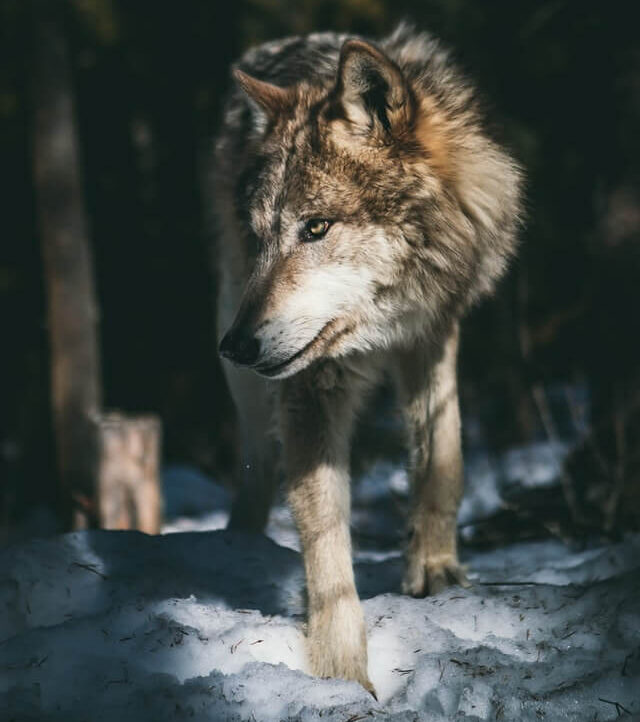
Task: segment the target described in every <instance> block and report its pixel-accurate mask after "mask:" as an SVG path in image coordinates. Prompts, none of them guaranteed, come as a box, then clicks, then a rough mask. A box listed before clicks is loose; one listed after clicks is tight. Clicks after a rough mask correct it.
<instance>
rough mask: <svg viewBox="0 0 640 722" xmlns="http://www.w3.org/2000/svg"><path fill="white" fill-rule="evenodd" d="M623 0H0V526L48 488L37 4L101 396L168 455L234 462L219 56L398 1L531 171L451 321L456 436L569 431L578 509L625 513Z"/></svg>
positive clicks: (629, 220) (631, 203) (588, 513)
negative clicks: (512, 232)
mask: <svg viewBox="0 0 640 722" xmlns="http://www.w3.org/2000/svg"><path fill="white" fill-rule="evenodd" d="M632 8H633V4H632V3H625V2H594V1H592V0H583V1H582V2H578V1H570V0H519V1H518V2H512V1H510V0H492V1H490V2H482V3H480V2H473V0H395V1H394V2H389V1H386V0H329V1H326V2H323V1H322V0H300V1H299V2H296V3H286V2H283V1H282V0H242V1H241V2H230V1H229V2H225V3H221V2H215V1H214V0H183V2H181V3H161V2H151V1H150V0H127V1H126V2H125V1H124V0H67V2H62V1H61V0H51V2H38V1H37V0H0V188H1V193H0V198H1V201H2V203H1V208H2V218H1V220H0V329H1V335H0V339H1V340H0V344H1V351H0V513H1V514H2V516H1V517H0V527H2V526H4V528H5V529H7V528H8V527H9V526H10V525H11V524H14V523H16V521H18V520H19V519H20V518H22V517H23V516H24V515H25V514H28V513H29V512H30V510H32V509H33V508H34V507H35V506H37V505H49V506H52V507H55V506H56V504H57V502H58V495H59V485H58V484H57V482H56V472H55V469H56V463H55V452H54V448H55V446H54V443H53V436H52V431H51V429H52V414H51V404H50V371H49V364H50V356H49V342H48V336H47V313H46V293H45V282H44V271H43V259H42V252H41V241H42V238H41V236H42V226H41V224H39V222H38V213H37V210H38V209H37V189H36V182H35V176H34V167H37V158H36V157H35V156H34V154H35V150H34V148H35V147H36V144H35V141H34V137H35V136H34V133H35V129H34V128H35V126H34V104H35V103H36V102H37V98H36V96H35V94H34V93H35V91H34V88H36V87H37V83H36V82H35V80H34V78H35V77H36V76H37V73H38V67H40V66H39V62H40V61H41V59H40V60H39V54H40V53H41V51H42V40H41V36H40V35H39V30H38V26H39V23H40V22H41V20H42V18H43V17H46V18H48V19H51V18H52V17H53V19H54V21H55V23H56V24H57V27H58V28H59V29H61V32H62V36H63V38H64V42H65V43H66V47H67V50H68V59H69V68H70V76H69V83H70V88H71V91H72V94H73V102H74V108H75V117H76V122H77V128H76V130H77V138H78V144H79V151H80V172H81V179H82V183H81V188H82V192H83V200H82V202H83V207H84V209H85V211H86V218H87V222H88V238H89V240H90V244H91V248H92V253H93V264H94V273H95V284H96V294H97V300H98V308H99V334H100V349H101V350H100V361H101V369H102V397H103V400H104V405H105V406H106V407H107V408H118V409H123V410H124V411H127V412H129V413H137V412H155V413H157V414H159V415H160V417H161V419H162V422H163V427H164V439H163V457H164V460H165V461H167V462H175V461H179V462H185V463H189V464H193V465H196V466H199V467H200V468H202V469H203V470H205V471H206V472H207V473H210V474H212V475H214V476H216V477H217V478H219V479H222V480H225V481H228V480H229V479H230V478H231V476H232V468H233V462H234V458H233V457H234V455H233V443H232V437H233V411H232V408H231V406H230V402H229V399H228V397H227V394H226V391H225V387H224V382H223V379H222V377H221V374H220V367H219V362H218V359H217V352H216V346H215V343H214V339H215V333H214V303H215V301H214V299H215V276H214V273H213V263H212V252H211V237H210V233H209V231H208V227H207V217H208V206H209V204H210V202H211V199H210V198H208V197H207V196H206V191H205V188H206V185H205V183H204V182H203V178H204V175H205V174H206V173H207V172H208V170H210V163H211V159H210V152H211V138H212V135H213V133H214V132H215V126H216V123H217V119H218V117H219V114H220V109H221V104H222V101H223V99H224V95H225V92H226V91H227V89H228V87H229V83H230V75H229V65H230V63H231V62H232V61H233V60H234V59H235V58H237V57H238V55H239V54H240V53H241V52H242V51H243V50H244V49H245V48H247V47H249V46H250V45H252V44H255V43H259V42H261V41H264V40H267V39H271V38H274V37H277V36H283V35H290V34H299V33H307V32H311V31H316V30H325V29H332V30H339V31H347V32H352V33H358V34H364V35H369V36H372V37H376V36H381V35H384V34H387V33H389V32H390V31H391V30H392V29H393V27H394V25H395V24H396V23H397V22H398V21H400V20H402V19H408V20H410V21H412V22H414V23H415V24H416V26H417V27H418V28H420V29H426V30H428V31H430V32H432V33H433V34H435V35H437V36H439V37H440V38H441V39H442V40H443V41H444V42H445V43H446V44H448V45H450V46H452V47H453V48H454V50H455V56H456V57H457V59H458V61H459V63H460V64H461V65H462V66H463V67H464V68H465V69H466V70H467V71H468V73H469V74H470V75H471V76H472V77H474V78H475V79H476V81H477V83H478V85H479V87H480V88H481V90H482V92H483V94H484V95H485V97H486V98H487V100H488V102H489V105H490V107H491V108H492V109H493V110H492V114H493V118H494V119H495V121H496V126H497V132H498V133H499V134H500V135H501V136H502V138H503V139H504V140H505V142H506V143H507V144H508V145H509V146H510V147H511V148H512V150H513V152H514V153H515V155H516V157H517V158H518V159H519V160H520V161H521V162H522V164H523V165H524V166H525V168H526V170H527V176H528V191H527V192H528V202H527V205H528V220H527V224H526V229H525V230H524V233H523V242H522V247H521V251H520V254H519V258H518V260H517V262H516V263H515V264H514V266H513V268H512V270H511V272H510V274H509V276H508V278H507V279H505V281H504V282H503V283H502V284H501V286H500V290H499V293H498V295H497V297H496V298H495V299H493V300H491V301H490V302H487V303H484V304H483V306H482V307H480V308H479V309H477V310H476V311H474V313H473V314H472V316H471V317H470V318H469V319H468V321H467V322H466V323H465V327H464V335H463V346H462V359H461V379H462V383H461V388H462V404H463V412H464V415H465V416H466V417H467V418H468V419H469V423H468V425H467V435H466V438H465V441H466V444H467V448H468V450H469V449H471V450H473V447H474V446H482V447H484V448H488V449H490V450H492V451H495V452H498V451H500V450H501V449H504V448H506V447H508V446H512V445H514V444H522V443H528V442H531V441H535V440H544V439H549V438H554V437H557V438H559V439H564V440H568V441H570V442H571V443H572V444H574V445H575V447H576V451H575V453H574V454H573V456H572V457H571V460H570V463H569V465H568V466H567V471H566V474H567V478H569V479H570V483H571V485H573V487H574V493H573V494H569V498H570V499H571V498H573V502H571V503H573V504H574V505H577V506H579V507H580V513H574V517H575V518H578V517H579V518H580V519H581V520H582V523H583V524H590V525H596V526H598V525H600V526H602V525H605V526H607V525H608V526H609V527H611V525H612V520H613V519H614V518H615V520H616V522H623V523H624V524H631V525H637V523H638V517H639V516H640V512H639V507H640V504H638V496H639V495H638V492H637V489H638V487H639V486H640V481H639V478H640V419H639V417H640V411H639V404H640V374H639V368H638V360H639V353H638V352H639V349H640V341H639V339H640V323H639V321H638V302H637V286H638V281H639V280H640V198H639V192H638V188H639V184H638V180H639V178H638V175H639V169H640V164H639V160H640V132H639V124H640V47H639V44H638V40H637V25H636V23H635V22H634V21H633V16H632ZM376 433H379V430H378V431H376V429H375V428H370V429H369V432H368V434H369V435H368V436H367V431H366V430H365V432H363V438H364V439H365V440H366V439H367V438H368V439H371V438H372V436H373V437H375V434H376ZM363 443H364V442H363ZM364 445H365V446H366V443H364ZM379 446H380V448H383V447H384V444H382V443H381V444H380V445H379ZM612 499H614V500H615V504H614V505H613V506H614V510H613V512H610V513H609V517H608V518H607V519H605V518H604V517H605V516H606V514H604V512H603V505H604V506H606V504H605V502H606V501H607V500H609V505H611V503H612V502H611V500H612ZM627 502H629V503H627ZM573 512H576V509H574V510H573ZM612 515H613V516H612Z"/></svg>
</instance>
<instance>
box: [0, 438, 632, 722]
mask: <svg viewBox="0 0 640 722" xmlns="http://www.w3.org/2000/svg"><path fill="white" fill-rule="evenodd" d="M563 453H564V452H563V449H562V448H556V447H550V446H544V447H540V448H535V447H533V448H531V447H530V448H529V449H525V450H515V451H513V452H512V453H511V454H509V455H506V456H505V457H504V458H501V459H499V460H497V461H496V460H489V459H482V458H478V459H471V460H470V463H469V469H470V473H469V489H468V493H467V496H466V498H465V502H464V504H463V507H462V510H461V524H462V525H464V529H465V530H467V532H468V531H469V530H473V528H474V524H475V523H480V524H482V523H483V521H486V519H491V518H492V515H495V514H496V512H497V511H498V510H499V508H500V507H502V506H503V505H504V504H505V499H509V498H512V497H513V494H514V489H521V490H522V489H524V490H525V491H526V490H527V489H528V487H530V486H534V487H535V488H536V489H544V488H546V487H548V486H551V485H553V484H554V483H556V481H557V478H556V475H555V473H554V468H555V467H556V466H557V463H558V461H559V459H561V457H562V454H563ZM165 483H166V488H167V503H168V510H169V512H170V517H171V519H170V521H169V523H168V524H167V528H166V531H167V532H173V533H167V534H165V535H163V536H160V537H148V536H145V535H142V534H137V533H132V532H89V533H76V534H70V535H66V536H57V537H53V538H50V539H41V540H34V541H30V542H26V543H22V544H20V545H16V546H14V547H11V548H8V549H6V550H4V551H3V552H0V720H3V721H4V720H16V722H18V721H19V722H28V721H29V720H43V719H44V720H64V721H65V722H75V721H76V720H77V721H78V722H79V721H80V720H90V721H91V722H93V721H96V722H98V721H101V720H104V721H107V720H108V721H112V720H118V722H129V721H131V722H133V721H134V720H135V721H136V722H146V720H150V721H152V722H162V721H163V720H182V719H185V720H187V719H188V720H257V721H259V720H277V721H280V720H288V719H296V720H317V719H320V718H322V720H340V721H341V722H356V721H357V720H365V719H372V720H375V719H381V720H414V719H420V720H452V719H455V720H462V719H464V720H506V721H511V720H536V722H537V721H538V720H541V719H543V720H544V719H547V720H576V721H580V722H586V721H588V720H589V721H590V720H599V721H602V720H613V719H623V718H627V719H635V718H638V719H640V574H639V573H638V570H639V567H640V536H637V537H628V538H626V539H625V540H624V541H622V542H620V543H618V544H615V545H609V546H602V545H598V544H596V543H592V544H590V545H589V546H588V547H586V548H581V549H578V548H570V547H567V546H566V545H564V544H563V543H561V542H560V541H556V540H545V541H529V542H523V543H520V544H515V545H510V546H506V547H501V548H498V549H493V550H490V551H482V550H479V549H477V548H476V549H475V550H474V548H472V547H468V548H466V549H465V556H466V561H467V562H468V563H469V565H470V567H471V569H472V572H473V573H472V579H473V582H474V584H473V587H472V588H470V589H460V588H451V589H448V590H446V591H445V592H443V593H441V594H440V595H438V596H436V597H432V598H427V599H421V600H416V599H411V598H408V597H404V596H401V595H399V594H398V593H397V590H398V588H399V580H400V577H401V574H402V560H401V556H400V549H401V543H402V513H403V508H404V506H406V477H405V475H404V473H403V472H402V471H401V470H399V469H397V468H395V467H392V466H389V465H385V464H379V465H377V466H376V467H374V468H373V469H372V471H371V472H370V473H369V474H368V475H367V476H366V477H365V478H364V479H363V480H361V482H360V483H359V484H357V485H356V487H355V490H354V539H355V543H356V554H355V556H356V560H357V563H356V571H357V578H358V587H359V590H360V594H361V596H362V598H363V599H364V600H365V601H364V608H365V614H366V618H367V626H368V639H369V654H370V678H371V680H372V681H373V683H374V685H375V687H376V690H377V692H378V698H379V701H378V702H376V701H375V700H374V699H373V698H372V697H371V696H370V695H369V694H368V693H366V692H365V691H364V690H363V689H362V688H360V687H359V686H358V685H357V684H355V683H348V682H344V681H339V680H318V679H314V678H311V677H309V676H307V675H306V674H305V670H306V663H305V658H304V653H303V652H304V650H303V622H304V594H303V574H302V568H301V562H300V556H299V554H298V552H297V551H296V549H297V537H296V535H295V531H294V529H293V526H292V524H291V520H290V517H289V515H288V513H287V512H286V510H285V509H284V508H283V507H278V508H277V509H275V510H274V514H273V518H272V522H271V524H270V527H269V533H270V536H271V537H272V539H267V538H264V537H250V536H244V535H240V534H235V533H231V532H225V531H221V530H220V528H221V527H222V526H224V522H225V520H226V507H227V505H228V501H229V499H228V495H227V494H226V492H225V491H224V490H223V489H221V488H220V487H216V486H214V485H211V483H210V482H209V481H207V480H205V479H203V478H202V477H200V476H199V475H198V474H197V473H195V472H193V471H190V470H188V469H182V468H173V469H169V470H168V471H167V474H166V477H165ZM202 510H205V513H201V515H200V516H194V514H196V513H197V512H198V511H200V512H202ZM199 530H205V531H202V532H201V533H198V531H199ZM634 715H636V716H637V717H635V716H634Z"/></svg>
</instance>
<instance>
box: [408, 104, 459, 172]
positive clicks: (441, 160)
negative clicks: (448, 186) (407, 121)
mask: <svg viewBox="0 0 640 722" xmlns="http://www.w3.org/2000/svg"><path fill="white" fill-rule="evenodd" d="M448 126H449V122H448V119H447V117H446V116H445V114H444V113H443V111H442V110H440V108H438V106H437V104H436V102H435V101H434V100H433V98H431V97H429V96H424V97H422V98H421V99H420V103H419V110H418V116H417V120H416V130H415V134H416V138H417V140H418V142H419V143H420V145H421V146H422V147H423V148H424V149H425V151H426V153H427V163H428V165H429V169H430V171H431V172H432V173H433V174H434V175H436V176H438V177H439V178H440V179H441V180H442V181H445V182H447V181H453V180H454V177H453V176H454V163H453V159H452V148H451V140H450V137H449V136H450V131H449V128H448Z"/></svg>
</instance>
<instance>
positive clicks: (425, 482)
mask: <svg viewBox="0 0 640 722" xmlns="http://www.w3.org/2000/svg"><path fill="white" fill-rule="evenodd" d="M457 352H458V328H457V326H456V327H455V328H454V329H453V331H452V333H451V335H450V336H449V338H448V340H447V341H446V343H445V346H444V349H441V350H440V353H438V354H437V355H436V356H435V358H434V352H433V350H431V349H428V348H427V347H424V348H423V347H416V348H414V349H413V350H412V351H410V352H407V353H404V354H402V355H401V356H399V358H398V364H397V371H398V373H397V382H398V389H399V395H400V399H401V402H402V404H403V407H404V412H405V417H406V423H407V427H408V432H409V451H410V464H411V468H410V476H411V494H412V502H411V511H410V517H409V533H410V541H409V548H408V550H407V568H406V573H405V577H404V580H403V591H404V592H405V593H406V594H412V595H413V596H424V595H425V594H437V593H438V592H439V591H440V590H442V589H443V588H444V587H446V586H448V585H449V584H463V585H466V584H467V583H468V582H467V580H466V576H465V573H464V569H463V568H462V567H461V566H460V564H459V562H458V552H457V542H456V537H457V526H456V521H457V514H458V506H459V504H460V499H461V496H462V487H463V470H462V451H461V439H460V411H459V406H458V390H457V381H456V358H457Z"/></svg>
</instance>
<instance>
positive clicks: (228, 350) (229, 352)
mask: <svg viewBox="0 0 640 722" xmlns="http://www.w3.org/2000/svg"><path fill="white" fill-rule="evenodd" d="M220 355H221V356H224V358H227V359H229V361H233V363H236V364H240V365H241V366H251V365H252V364H254V363H255V362H256V361H257V360H258V356H259V355H260V341H259V340H258V339H257V338H256V337H255V336H254V335H253V333H251V332H247V331H246V330H244V329H243V328H241V327H236V328H231V329H230V330H229V331H227V333H226V334H225V335H224V338H223V339H222V341H221V342H220Z"/></svg>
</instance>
